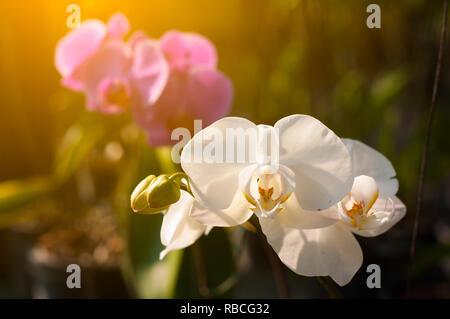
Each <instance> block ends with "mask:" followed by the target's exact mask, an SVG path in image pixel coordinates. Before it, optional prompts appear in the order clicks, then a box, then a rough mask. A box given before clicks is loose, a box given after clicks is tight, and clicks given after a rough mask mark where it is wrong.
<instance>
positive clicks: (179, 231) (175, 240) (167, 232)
mask: <svg viewBox="0 0 450 319" xmlns="http://www.w3.org/2000/svg"><path fill="white" fill-rule="evenodd" d="M194 202H195V199H194V198H193V197H192V196H191V195H190V194H189V193H188V192H186V191H183V190H182V191H181V195H180V199H179V200H178V202H176V203H174V204H172V205H171V206H170V207H169V208H168V209H167V211H166V212H165V213H164V218H163V222H162V226H161V243H162V244H163V245H164V246H166V248H165V249H164V250H163V251H161V253H160V255H159V258H160V259H163V258H164V257H165V256H166V255H167V253H168V252H170V251H172V250H176V249H183V248H186V247H188V246H190V245H192V244H193V243H195V241H196V240H197V239H198V238H200V236H202V235H203V234H204V235H208V233H209V232H210V231H211V229H212V227H211V226H205V225H202V224H200V223H199V222H197V221H196V220H195V219H193V218H192V217H190V216H189V214H190V213H191V211H192V209H193V207H194Z"/></svg>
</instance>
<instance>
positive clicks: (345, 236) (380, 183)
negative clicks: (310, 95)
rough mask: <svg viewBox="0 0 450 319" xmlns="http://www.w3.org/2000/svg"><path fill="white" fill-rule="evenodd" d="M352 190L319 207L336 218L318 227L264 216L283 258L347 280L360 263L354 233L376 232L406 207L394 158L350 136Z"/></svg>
mask: <svg viewBox="0 0 450 319" xmlns="http://www.w3.org/2000/svg"><path fill="white" fill-rule="evenodd" d="M343 141H344V143H345V144H346V146H347V148H348V149H349V151H350V154H351V155H352V161H353V169H354V176H355V179H354V182H353V186H352V189H351V191H350V192H349V193H348V194H347V195H346V196H345V197H344V198H343V199H342V200H341V201H340V202H339V203H338V204H337V205H335V206H333V207H331V208H330V209H327V210H325V211H322V212H320V214H323V215H325V216H327V217H330V218H334V219H335V220H337V222H336V223H335V224H333V225H331V226H328V227H324V228H320V229H307V230H305V229H295V228H289V227H283V226H282V225H280V224H277V223H273V222H272V221H269V220H264V221H262V223H261V228H262V230H263V231H264V233H265V234H266V236H267V240H268V242H269V244H270V245H271V246H272V247H273V249H274V250H275V251H276V252H277V254H278V256H279V257H280V259H281V260H282V261H283V263H284V264H285V265H286V266H288V267H289V268H290V269H292V270H293V271H294V272H296V273H298V274H300V275H304V276H330V277H331V278H332V279H333V280H334V281H336V282H337V283H338V284H339V285H341V286H343V285H346V284H347V283H348V282H350V280H351V279H352V278H353V276H354V275H355V273H356V272H357V271H358V269H359V268H360V267H361V264H362V261H363V254H362V251H361V247H360V246H359V244H358V241H357V240H356V238H355V237H354V236H353V234H352V233H354V234H358V235H361V236H364V237H373V236H378V235H380V234H382V233H384V232H385V231H387V230H388V229H389V228H391V227H392V226H393V225H394V224H396V223H397V222H398V221H399V220H400V219H401V218H403V216H404V215H405V213H406V207H405V205H404V204H403V203H402V202H401V201H400V199H398V198H397V197H396V196H395V194H396V193H397V190H398V181H397V179H395V170H394V168H393V167H392V164H391V163H390V161H389V160H388V159H387V158H386V157H384V156H383V155H382V154H381V153H379V152H377V151H376V150H374V149H372V148H370V147H369V146H367V145H365V144H363V143H361V142H358V141H354V140H350V139H344V140H343Z"/></svg>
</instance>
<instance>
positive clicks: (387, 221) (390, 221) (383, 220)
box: [350, 196, 406, 237]
mask: <svg viewBox="0 0 450 319" xmlns="http://www.w3.org/2000/svg"><path fill="white" fill-rule="evenodd" d="M371 211H373V214H372V215H371V216H373V217H374V222H373V223H372V225H370V226H366V227H364V228H363V229H362V230H360V229H358V228H355V227H351V228H350V229H351V231H352V232H353V233H355V234H357V235H360V236H363V237H375V236H378V235H381V234H383V233H384V232H386V231H387V230H389V229H390V228H392V227H393V226H394V225H395V224H397V223H398V222H399V221H400V220H401V219H402V218H403V217H404V216H405V214H406V206H405V204H403V202H402V201H401V200H400V199H399V198H398V197H397V196H394V197H393V198H392V202H391V200H390V199H384V198H379V199H378V200H377V201H376V202H375V204H374V205H373V206H372V210H371ZM369 217H370V216H369Z"/></svg>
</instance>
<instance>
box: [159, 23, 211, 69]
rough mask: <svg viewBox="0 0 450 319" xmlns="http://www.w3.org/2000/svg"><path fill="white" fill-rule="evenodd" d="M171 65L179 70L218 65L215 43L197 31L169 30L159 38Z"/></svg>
mask: <svg viewBox="0 0 450 319" xmlns="http://www.w3.org/2000/svg"><path fill="white" fill-rule="evenodd" d="M159 43H160V46H161V49H162V50H163V51H164V53H165V55H166V56H167V59H168V61H169V65H170V67H171V68H175V69H177V70H178V71H185V70H186V69H187V68H189V67H192V66H198V65H203V66H207V67H210V68H216V67H217V52H216V49H215V47H214V45H213V44H212V43H211V42H210V41H209V40H208V39H207V38H205V37H203V36H201V35H199V34H196V33H185V32H179V31H168V32H166V33H165V34H164V35H163V36H162V37H161V39H160V40H159Z"/></svg>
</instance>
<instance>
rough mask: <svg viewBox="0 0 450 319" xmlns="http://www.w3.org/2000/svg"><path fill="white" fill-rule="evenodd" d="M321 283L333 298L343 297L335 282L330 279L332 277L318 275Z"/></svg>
mask: <svg viewBox="0 0 450 319" xmlns="http://www.w3.org/2000/svg"><path fill="white" fill-rule="evenodd" d="M316 278H317V281H318V282H319V284H321V285H322V287H323V288H324V289H325V291H326V292H327V294H328V296H329V297H330V298H332V299H342V294H341V292H340V291H339V290H338V289H337V287H336V285H335V284H334V282H333V281H332V280H331V279H330V277H316Z"/></svg>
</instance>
